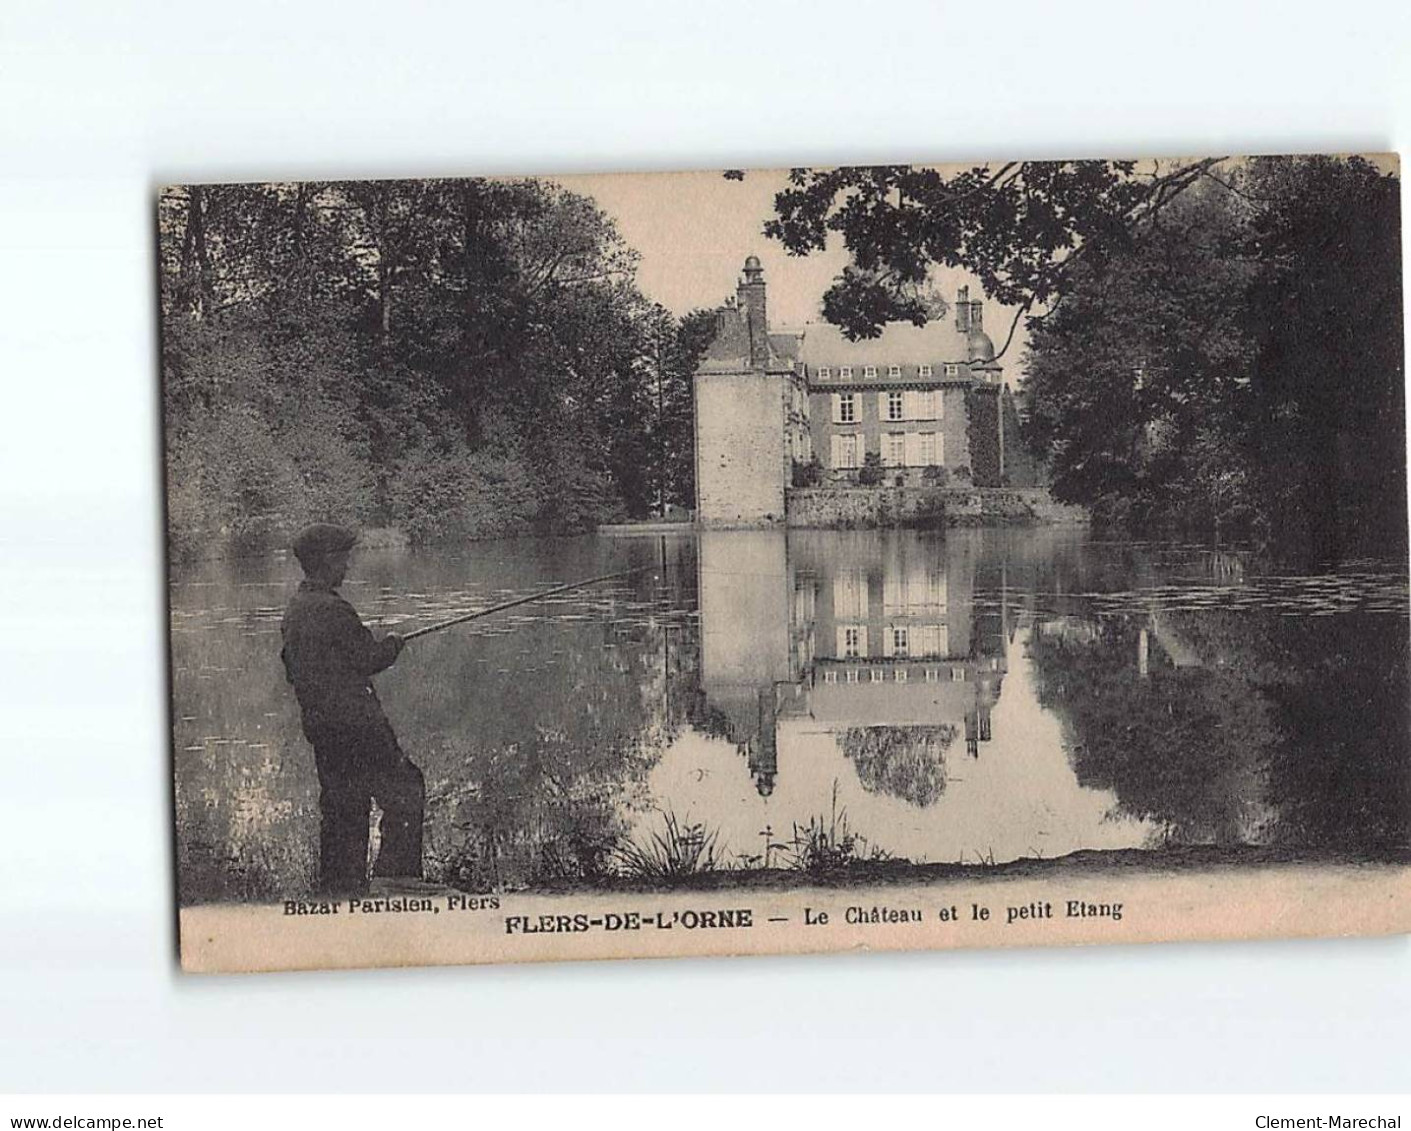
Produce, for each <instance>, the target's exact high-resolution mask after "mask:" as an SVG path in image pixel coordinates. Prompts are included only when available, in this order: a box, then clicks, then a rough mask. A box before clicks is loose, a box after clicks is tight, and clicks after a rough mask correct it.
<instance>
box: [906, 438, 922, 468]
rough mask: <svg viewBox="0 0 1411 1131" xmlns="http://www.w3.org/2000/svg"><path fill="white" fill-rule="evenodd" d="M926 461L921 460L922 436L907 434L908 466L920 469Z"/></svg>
mask: <svg viewBox="0 0 1411 1131" xmlns="http://www.w3.org/2000/svg"><path fill="white" fill-rule="evenodd" d="M925 462H926V461H925V460H923V459H922V458H921V436H920V434H919V433H917V432H908V433H907V434H906V466H907V467H920V466H921V465H922V464H924V463H925Z"/></svg>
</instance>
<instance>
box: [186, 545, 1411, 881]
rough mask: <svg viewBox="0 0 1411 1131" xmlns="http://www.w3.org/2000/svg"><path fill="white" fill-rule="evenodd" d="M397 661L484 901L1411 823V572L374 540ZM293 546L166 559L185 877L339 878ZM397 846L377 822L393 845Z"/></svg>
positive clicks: (373, 559) (411, 730) (451, 833)
mask: <svg viewBox="0 0 1411 1131" xmlns="http://www.w3.org/2000/svg"><path fill="white" fill-rule="evenodd" d="M630 569H635V570H637V571H638V572H635V573H633V574H631V575H629V576H627V577H624V578H619V579H616V580H613V581H610V582H607V583H603V584H600V585H596V586H593V587H591V588H588V589H585V590H581V591H576V592H573V593H568V594H562V595H559V596H556V597H552V598H549V599H547V600H545V601H543V602H540V603H534V604H529V605H525V606H521V607H520V608H517V609H513V610H510V611H507V612H505V613H501V614H497V615H495V616H492V617H488V618H486V619H484V620H479V621H475V622H472V623H468V624H464V625H460V626H458V627H454V628H450V629H447V630H445V631H443V632H439V633H435V634H431V635H428V636H426V637H424V638H421V639H418V640H416V641H414V642H412V643H410V644H409V645H408V646H407V649H406V651H405V652H404V653H403V655H402V657H401V658H400V659H399V661H398V662H397V664H396V665H394V666H393V667H392V668H391V669H389V670H388V671H387V672H385V673H384V674H382V675H381V676H378V677H377V685H378V691H379V695H380V696H381V698H382V702H383V704H384V707H385V708H386V710H387V713H388V715H389V717H390V718H391V720H392V723H393V726H394V727H395V729H396V730H397V733H398V735H399V737H400V739H401V743H402V746H403V748H404V749H405V750H406V751H407V752H408V754H409V755H410V756H411V757H412V758H413V759H414V760H415V761H416V762H417V763H418V764H419V765H420V766H421V767H422V768H423V770H424V772H425V775H426V780H427V791H428V801H427V868H428V876H429V878H432V879H434V880H437V881H441V882H445V883H450V884H455V885H456V886H460V887H464V888H467V889H470V890H480V891H488V890H514V889H521V888H526V887H534V886H536V885H546V884H558V883H562V882H564V881H577V882H586V883H589V884H591V883H593V882H595V881H608V880H611V879H613V878H615V877H621V876H638V877H649V878H650V877H652V876H658V875H662V874H669V873H671V872H673V871H680V870H691V869H696V868H704V867H712V868H732V869H748V868H762V867H767V868H779V869H789V868H797V869H803V870H808V869H812V868H815V867H818V866H820V865H822V866H826V865H830V864H845V863H846V862H848V861H850V860H858V859H863V860H888V859H895V860H906V861H913V862H917V863H923V862H930V863H937V862H941V863H957V862H959V863H974V864H989V863H1000V862H1005V861H1011V860H1019V859H1053V858H1056V857H1060V856H1064V855H1066V854H1069V853H1072V852H1076V851H1079V850H1085V849H1086V850H1099V851H1102V850H1113V849H1132V848H1142V849H1150V850H1152V852H1153V854H1154V855H1153V857H1152V859H1153V860H1154V861H1159V859H1160V853H1161V852H1162V851H1163V850H1166V849H1170V848H1174V847H1180V846H1187V845H1214V846H1226V847H1228V848H1230V849H1231V850H1235V849H1238V848H1240V847H1242V846H1249V845H1272V846H1283V847H1285V848H1287V849H1289V850H1290V851H1291V852H1297V853H1305V854H1315V855H1316V854H1336V855H1339V856H1343V857H1347V856H1351V857H1353V858H1376V857H1380V856H1383V855H1386V854H1389V853H1399V852H1401V851H1403V850H1404V849H1405V848H1406V846H1407V845H1408V842H1411V742H1408V737H1409V736H1408V729H1411V728H1408V714H1409V713H1411V693H1409V692H1411V684H1408V664H1407V651H1408V647H1407V645H1408V587H1407V577H1406V575H1405V570H1404V567H1401V566H1399V565H1398V564H1394V563H1393V564H1388V563H1378V562H1355V563H1350V564H1346V565H1344V566H1342V567H1340V568H1339V569H1338V570H1336V571H1335V572H1329V573H1323V574H1312V575H1297V576H1294V575H1286V574H1280V573H1276V572H1270V571H1267V570H1261V569H1260V568H1258V567H1257V565H1256V563H1255V561H1254V560H1253V559H1251V558H1250V557H1248V556H1247V555H1245V554H1243V553H1240V552H1238V551H1219V552H1217V551H1210V550H1206V549H1200V548H1196V547H1181V546H1172V545H1159V544H1140V543H1132V542H1106V541H1101V540H1099V539H1097V538H1096V537H1094V536H1092V535H1090V534H1089V533H1088V532H1087V531H1085V530H1081V529H1076V528H1058V527H1055V528H1040V529H1026V530H950V531H945V532H939V531H938V532H920V531H847V532H833V531H789V532H787V533H785V532H783V531H741V532H734V531H731V532H726V531H722V532H702V533H694V532H690V531H686V532H682V533H679V534H672V535H667V536H662V537H656V536H641V537H602V536H586V537H582V538H573V539H512V540H503V541H496V542H483V543H475V544H471V545H467V546H466V547H464V548H463V549H459V550H455V551H450V550H444V549H442V550H436V551H426V550H422V551H405V550H382V551H376V550H368V551H363V552H360V554H359V555H358V556H357V557H355V559H354V562H353V566H352V569H351V570H350V574H349V579H348V581H347V582H345V584H344V586H343V587H342V592H343V593H344V595H345V596H346V597H347V598H348V599H349V600H350V601H352V602H353V604H354V605H356V606H357V608H358V609H359V611H360V612H361V613H362V615H363V616H364V618H365V619H366V620H368V622H369V623H371V624H373V625H374V626H375V627H376V628H377V630H378V631H385V630H392V629H396V630H399V631H403V632H406V631H410V630H411V629H414V628H417V627H421V626H424V625H429V624H433V623H436V622H438V621H441V620H444V619H446V618H448V617H451V616H454V615H456V614H457V613H459V612H463V611H471V610H476V609H481V608H485V607H488V606H491V605H494V604H496V603H499V602H501V601H506V600H510V599H513V598H515V597H518V596H522V595H526V594H530V593H534V592H537V591H539V590H542V589H545V588H548V587H550V586H552V585H555V584H561V583H563V582H565V581H571V580H574V579H577V578H582V577H591V576H596V575H600V574H604V573H610V572H615V571H618V570H630ZM298 577H299V573H298V568H297V566H296V565H295V563H294V562H293V561H292V559H288V558H285V557H282V556H279V557H269V558H259V559H234V560H226V561H213V562H205V563H197V564H194V565H190V566H185V567H180V568H178V569H176V570H174V572H173V576H172V580H171V590H170V601H171V631H172V664H173V667H172V680H173V726H174V760H175V774H176V827H177V853H178V859H179V866H180V888H181V898H182V900H183V902H186V903H190V902H197V901H204V900H219V899H242V900H243V899H268V898H276V897H281V896H287V895H298V894H302V893H305V892H308V891H310V890H312V888H313V886H314V882H315V878H316V877H315V867H316V861H317V855H318V848H317V843H318V796H317V793H318V786H317V779H316V776H315V773H314V766H313V756H312V752H311V751H310V749H309V747H308V745H307V743H306V742H305V740H304V738H303V736H302V734H301V732H300V729H299V718H298V712H297V709H296V706H295V704H294V699H293V695H292V692H291V690H290V688H289V686H288V685H287V684H286V682H285V679H284V672H283V668H282V665H281V664H280V660H279V648H280V637H279V621H280V616H281V614H282V611H283V605H284V603H285V601H286V600H287V599H288V597H289V595H290V593H291V592H292V591H293V589H294V587H295V586H296V585H297V582H298ZM374 842H375V838H374Z"/></svg>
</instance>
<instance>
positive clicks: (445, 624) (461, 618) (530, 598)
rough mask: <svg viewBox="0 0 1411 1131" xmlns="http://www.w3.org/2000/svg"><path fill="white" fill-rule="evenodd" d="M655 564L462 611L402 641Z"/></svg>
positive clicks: (420, 629) (647, 568)
mask: <svg viewBox="0 0 1411 1131" xmlns="http://www.w3.org/2000/svg"><path fill="white" fill-rule="evenodd" d="M653 568H654V567H653V566H639V567H638V568H637V569H624V570H622V571H621V572H620V573H605V574H603V575H602V576H601V577H589V578H586V579H585V580H583V581H573V582H570V583H569V584H568V585H559V586H556V587H555V588H553V589H545V590H544V591H543V592H542V593H532V594H530V595H529V596H528V597H516V598H515V599H514V600H513V601H505V602H504V603H503V604H500V605H492V606H490V608H488V609H481V610H480V611H479V612H474V613H462V614H461V615H460V616H458V617H452V618H451V619H450V620H443V621H441V622H439V623H438V624H429V625H427V626H426V627H425V628H418V629H416V630H415V631H413V632H408V633H405V634H403V636H402V642H403V643H406V642H407V641H409V640H415V639H416V638H417V637H418V636H425V635H426V634H427V633H428V632H440V631H441V630H442V629H443V628H450V627H451V626H452V625H457V624H464V623H465V622H466V621H470V620H479V619H480V618H481V617H488V616H490V615H491V614H492V613H502V612H504V611H505V610H506V609H512V608H514V607H515V606H516V605H527V604H529V603H530V602H531V601H542V600H543V599H544V598H545V597H552V596H553V595H554V594H555V593H568V592H570V591H571V590H574V589H586V588H587V587H588V586H589V585H597V584H598V583H599V582H600V581H612V580H614V579H615V578H619V577H631V576H632V575H633V574H636V573H646V572H647V570H649V569H653Z"/></svg>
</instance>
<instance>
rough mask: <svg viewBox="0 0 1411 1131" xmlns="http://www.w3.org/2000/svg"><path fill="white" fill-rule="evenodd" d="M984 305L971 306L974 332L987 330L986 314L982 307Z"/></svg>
mask: <svg viewBox="0 0 1411 1131" xmlns="http://www.w3.org/2000/svg"><path fill="white" fill-rule="evenodd" d="M983 306H984V303H981V302H972V303H971V304H970V328H971V329H972V330H983V329H984V328H985V320H984V314H983V313H982V311H981V307H983Z"/></svg>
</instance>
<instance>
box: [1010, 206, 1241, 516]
mask: <svg viewBox="0 0 1411 1131" xmlns="http://www.w3.org/2000/svg"><path fill="white" fill-rule="evenodd" d="M1246 211H1247V209H1245V208H1244V206H1243V205H1242V203H1241V202H1240V201H1239V200H1237V199H1236V198H1234V197H1232V196H1231V194H1230V193H1229V192H1228V191H1226V190H1225V189H1224V188H1222V187H1220V186H1216V185H1214V184H1206V185H1203V186H1201V187H1199V188H1198V189H1196V190H1193V191H1191V192H1189V193H1187V194H1186V195H1185V196H1184V197H1183V198H1182V199H1180V200H1179V201H1175V202H1173V203H1172V204H1171V205H1170V206H1169V207H1168V208H1167V209H1166V210H1165V211H1164V212H1163V214H1162V215H1161V216H1160V217H1159V218H1156V219H1155V220H1154V221H1153V222H1152V224H1150V225H1149V226H1148V227H1147V228H1146V230H1144V231H1143V232H1141V233H1140V234H1139V235H1138V236H1137V237H1136V238H1134V239H1132V240H1130V241H1128V242H1127V243H1126V244H1125V245H1124V246H1122V247H1112V248H1107V249H1103V250H1102V251H1095V252H1094V253H1093V254H1091V255H1089V256H1087V257H1086V258H1085V259H1084V260H1083V261H1082V262H1081V263H1078V264H1075V265H1074V267H1073V269H1072V272H1071V275H1070V277H1069V279H1068V282H1067V286H1068V290H1067V292H1066V293H1065V297H1064V299H1063V301H1062V302H1061V303H1060V304H1058V306H1057V307H1056V309H1055V310H1054V311H1053V312H1052V314H1051V315H1050V316H1049V317H1048V318H1046V319H1045V320H1044V321H1043V323H1042V324H1041V325H1039V326H1037V327H1035V329H1034V332H1033V336H1032V339H1031V343H1030V349H1029V352H1028V355H1027V357H1026V359H1025V360H1026V370H1027V375H1026V378H1025V385H1024V388H1025V391H1026V393H1027V396H1028V419H1027V432H1028V439H1029V441H1030V443H1031V445H1032V447H1033V448H1034V450H1036V451H1039V452H1042V453H1045V454H1046V455H1047V457H1048V459H1049V463H1050V467H1051V470H1052V474H1053V490H1054V493H1055V495H1057V497H1059V498H1060V499H1063V500H1065V501H1070V502H1079V503H1084V504H1088V505H1090V506H1093V507H1094V508H1095V509H1096V511H1097V513H1098V514H1099V516H1103V517H1121V518H1126V519H1130V520H1132V521H1135V522H1136V523H1138V524H1144V523H1146V522H1149V521H1153V520H1156V519H1158V518H1160V519H1165V520H1170V521H1176V522H1181V523H1184V524H1186V525H1189V526H1196V527H1200V528H1203V529H1205V530H1211V529H1214V530H1216V531H1219V530H1220V529H1221V527H1222V526H1223V527H1224V528H1225V529H1226V530H1229V528H1230V527H1232V526H1237V525H1239V523H1240V521H1241V520H1242V519H1247V518H1248V509H1249V504H1250V499H1249V491H1250V488H1251V486H1252V485H1251V484H1250V483H1249V478H1248V468H1249V459H1248V454H1247V446H1248V442H1249V435H1248V428H1247V424H1248V416H1249V412H1248V406H1249V402H1250V366H1251V364H1252V361H1253V353H1254V345H1253V342H1252V340H1251V338H1250V336H1249V334H1248V332H1247V329H1246V325H1245V321H1246V320H1245V316H1244V296H1245V292H1246V290H1247V288H1248V286H1249V285H1250V281H1251V279H1252V277H1253V273H1254V270H1255V264H1254V262H1253V261H1252V260H1251V259H1250V258H1249V257H1248V256H1247V255H1246V254H1245V253H1244V248H1243V243H1244V239H1245V235H1244V227H1245V224H1246V223H1247V218H1246V215H1245V213H1246Z"/></svg>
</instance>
